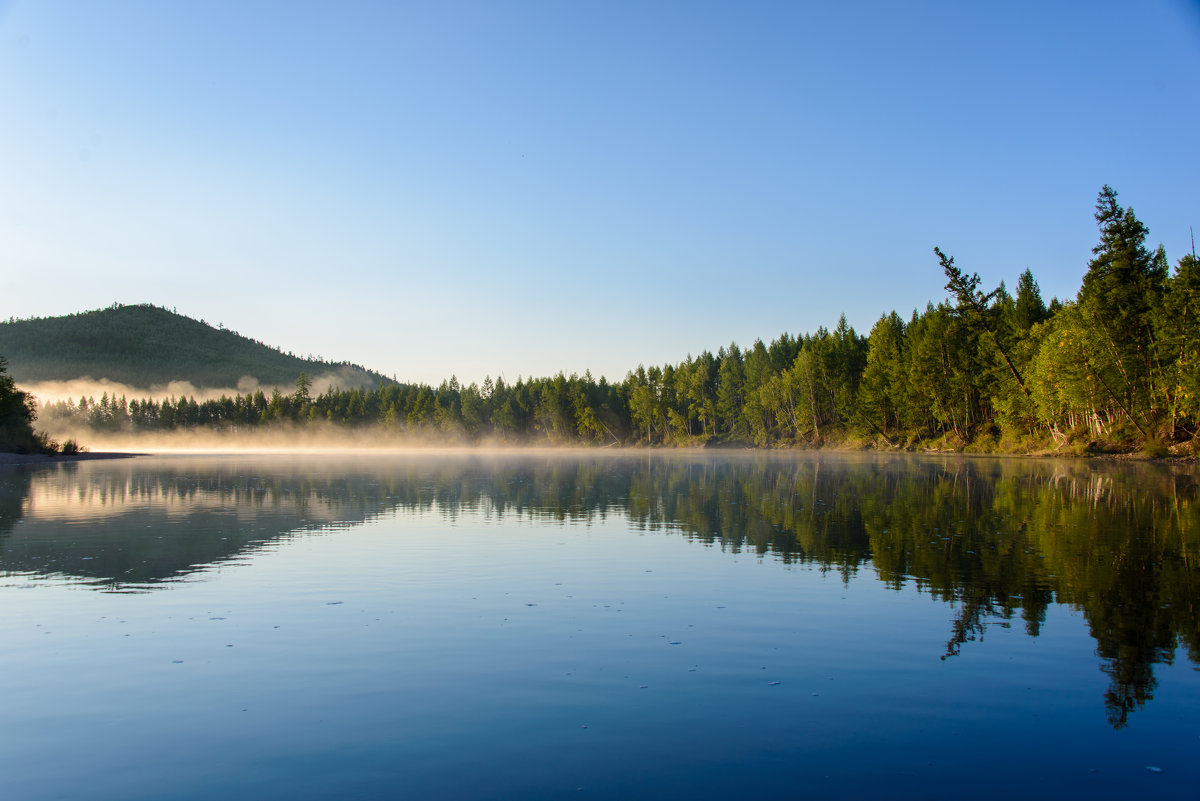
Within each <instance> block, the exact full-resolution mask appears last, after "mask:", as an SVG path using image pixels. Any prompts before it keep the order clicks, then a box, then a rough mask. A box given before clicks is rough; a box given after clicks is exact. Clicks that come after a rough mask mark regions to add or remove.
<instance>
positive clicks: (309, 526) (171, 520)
mask: <svg viewBox="0 0 1200 801" xmlns="http://www.w3.org/2000/svg"><path fill="white" fill-rule="evenodd" d="M1196 500H1197V480H1196V474H1195V471H1194V470H1193V469H1185V468H1182V467H1173V466H1166V465H1158V464H1119V465H1118V464H1104V463H1102V464H1092V463H1085V462H1078V461H1069V462H1061V461H1053V460H1044V461H1032V460H1019V459H1005V460H991V459H962V458H949V457H948V458H929V457H922V458H918V457H913V458H905V457H897V456H882V457H880V456H859V455H853V456H851V455H828V454H824V455H812V456H810V455H794V454H787V455H772V454H752V455H740V454H733V455H723V454H718V455H710V454H707V453H704V454H696V453H686V454H683V453H681V454H671V453H662V452H655V453H643V454H634V455H629V454H624V455H607V454H586V455H582V456H580V455H574V456H563V455H529V454H525V455H520V456H483V455H471V456H457V457H452V456H432V455H430V456H421V457H357V458H352V459H350V458H348V459H332V460H331V459H330V458H324V459H320V460H316V459H309V460H305V459H303V458H301V459H299V460H298V459H295V458H288V459H287V460H286V461H285V460H282V459H264V458H257V459H248V458H236V459H215V458H207V459H190V460H189V459H167V458H155V459H143V460H133V461H121V462H109V463H100V462H92V463H87V464H83V465H61V466H58V467H57V468H55V467H51V468H38V469H35V470H30V469H12V470H8V471H5V472H4V473H0V547H2V553H0V569H2V570H4V571H5V572H6V573H9V574H12V573H33V574H41V575H56V576H66V577H68V578H73V579H76V580H79V581H83V582H86V583H89V584H91V585H93V586H95V587H97V588H99V589H103V590H107V591H147V590H151V589H154V588H155V587H157V586H162V585H163V583H164V582H168V581H172V580H178V579H180V578H181V577H185V576H187V575H188V574H190V573H192V572H194V571H196V570H199V569H201V568H204V567H206V566H209V565H212V564H213V563H215V562H220V561H223V560H229V559H232V558H236V557H237V556H238V555H239V554H243V553H245V552H247V551H249V550H252V549H255V548H259V547H261V546H262V545H263V544H265V543H268V542H271V541H273V540H276V539H278V538H280V537H284V536H292V535H296V534H301V533H303V532H305V531H309V530H313V529H329V528H336V527H339V526H349V525H358V524H360V523H363V522H366V521H369V520H372V519H374V518H376V517H378V516H379V515H381V514H385V513H392V512H394V511H397V510H401V511H407V512H410V513H418V514H436V515H442V516H445V517H448V518H458V517H460V516H467V515H481V516H483V517H485V518H506V517H526V518H530V519H542V520H557V521H573V522H586V521H588V520H593V519H599V518H606V517H608V516H610V515H621V516H624V517H625V518H626V519H627V520H628V521H629V524H630V525H631V526H633V527H635V528H638V529H643V530H647V531H655V532H664V533H667V532H669V533H678V534H680V535H682V536H684V537H687V538H688V539H690V540H694V541H697V542H701V543H704V544H705V545H707V546H711V547H714V548H719V549H721V550H723V551H727V552H730V553H744V552H752V553H756V554H760V555H764V556H767V555H769V556H771V557H773V558H776V559H779V560H781V561H782V562H785V563H787V564H804V565H808V566H812V567H814V568H816V569H819V570H821V571H836V572H837V573H839V574H840V575H841V576H842V577H843V579H844V580H846V581H849V579H850V578H851V577H853V576H857V575H859V574H860V572H862V571H864V570H873V571H874V572H875V574H876V575H877V576H878V579H879V580H880V581H882V582H883V583H884V584H885V585H887V586H888V587H891V588H893V589H896V590H899V589H901V588H903V587H905V586H907V585H909V584H910V583H911V584H915V586H916V587H917V589H918V590H919V591H920V592H922V593H926V594H928V595H930V596H931V597H933V598H935V599H937V600H939V601H942V602H944V603H946V604H948V605H950V606H951V607H952V608H953V609H954V619H953V623H952V626H951V630H950V636H949V640H948V642H947V645H946V652H945V654H944V655H943V658H947V657H952V656H955V655H957V654H958V653H959V652H960V650H961V649H962V647H963V646H964V645H965V644H966V643H969V642H972V641H976V640H982V639H983V637H984V635H985V633H986V631H987V628H988V627H989V626H991V625H1001V626H1009V625H1011V622H1012V621H1013V619H1014V618H1017V617H1019V618H1020V619H1021V620H1022V621H1023V623H1024V628H1025V631H1026V632H1027V633H1028V635H1029V636H1031V637H1036V636H1038V634H1039V631H1040V627H1041V625H1042V623H1043V622H1044V620H1045V617H1046V612H1047V609H1048V608H1049V607H1050V605H1051V604H1052V603H1057V604H1066V605H1069V606H1070V607H1071V608H1073V609H1076V610H1078V611H1080V612H1081V613H1082V614H1083V616H1084V617H1085V619H1086V621H1087V624H1088V626H1089V628H1090V632H1091V635H1092V637H1093V638H1094V639H1095V641H1096V651H1097V654H1098V655H1099V657H1100V658H1101V660H1102V669H1103V670H1104V672H1105V673H1106V674H1107V675H1108V676H1109V678H1110V686H1109V689H1108V691H1107V693H1106V696H1105V706H1106V708H1107V711H1108V717H1109V721H1110V722H1111V724H1112V725H1113V726H1115V727H1121V726H1124V725H1125V723H1126V720H1127V717H1128V715H1129V713H1130V712H1131V711H1133V710H1135V709H1137V708H1138V707H1140V706H1141V705H1143V704H1144V703H1145V702H1146V701H1148V700H1150V699H1151V698H1152V697H1153V692H1154V689H1155V686H1156V680H1155V677H1154V666H1155V665H1156V664H1159V663H1162V662H1168V663H1169V662H1170V661H1171V660H1172V659H1173V658H1174V657H1175V652H1176V649H1177V647H1179V646H1181V645H1182V647H1183V648H1185V649H1186V650H1187V654H1188V658H1189V659H1190V660H1191V661H1192V662H1200V614H1198V599H1200V585H1198V581H1197V564H1198V562H1197V557H1198V556H1200V531H1198V528H1200V524H1198V523H1197V518H1198V516H1197V509H1196ZM18 520H21V521H22V522H21V523H19V524H18V523H17V521H18ZM81 524H82V525H81Z"/></svg>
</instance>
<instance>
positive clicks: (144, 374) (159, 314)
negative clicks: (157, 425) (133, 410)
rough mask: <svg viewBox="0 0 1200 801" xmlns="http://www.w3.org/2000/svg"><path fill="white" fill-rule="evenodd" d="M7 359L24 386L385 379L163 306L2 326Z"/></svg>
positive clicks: (364, 382) (362, 382) (346, 383)
mask: <svg viewBox="0 0 1200 801" xmlns="http://www.w3.org/2000/svg"><path fill="white" fill-rule="evenodd" d="M0 356H3V357H4V358H6V359H7V360H8V368H9V373H10V374H11V375H12V377H13V379H14V380H15V381H16V382H17V383H18V384H24V383H32V382H37V381H69V380H71V379H76V378H84V377H88V378H92V379H96V380H99V379H108V380H110V381H117V382H121V383H123V384H129V385H132V386H138V387H150V386H156V385H163V384H166V383H168V382H171V381H188V382H191V383H192V384H193V385H194V386H196V387H235V386H237V384H238V381H239V380H241V379H242V378H244V377H246V376H251V377H253V378H255V379H257V380H258V382H259V383H261V384H264V385H272V384H274V385H278V386H280V387H285V388H286V387H290V386H292V385H293V384H294V383H295V382H296V379H297V378H298V377H299V376H300V374H301V373H306V374H307V375H308V376H309V377H312V378H315V377H318V376H326V375H336V376H337V378H338V383H340V384H341V386H343V387H345V388H350V387H356V386H371V387H375V386H378V385H379V384H380V383H386V382H388V381H389V379H387V378H386V377H385V376H383V375H381V374H379V373H376V372H374V371H370V370H367V369H365V368H363V367H360V366H358V365H353V364H349V363H343V364H335V363H333V362H327V361H322V360H316V359H301V358H299V357H296V356H293V355H291V354H288V353H283V352H282V351H280V350H278V349H277V348H271V347H268V346H267V345H264V344H263V343H261V342H258V341H256V340H252V339H248V338H246V337H244V336H241V335H240V334H238V333H236V332H234V331H229V330H226V329H218V328H213V327H212V326H211V325H208V324H207V323H205V322H203V321H200V320H193V319H192V318H190V317H185V316H183V315H181V314H176V313H175V312H172V311H169V310H167V309H161V308H158V307H157V306H150V305H146V304H143V305H138V306H121V305H116V304H114V305H113V306H110V307H109V308H107V309H97V310H95V311H87V312H80V313H78V314H71V315H68V316H66V317H45V318H40V319H39V318H35V319H29V320H9V321H8V322H0Z"/></svg>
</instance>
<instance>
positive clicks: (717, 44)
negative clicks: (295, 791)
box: [0, 0, 1200, 383]
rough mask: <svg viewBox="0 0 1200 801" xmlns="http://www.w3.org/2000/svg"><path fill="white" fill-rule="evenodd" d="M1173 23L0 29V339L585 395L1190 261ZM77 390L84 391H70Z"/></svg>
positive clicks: (438, 14) (527, 8)
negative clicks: (1114, 220) (1102, 204)
mask: <svg viewBox="0 0 1200 801" xmlns="http://www.w3.org/2000/svg"><path fill="white" fill-rule="evenodd" d="M1198 131H1200V4H1197V3H1194V2H1182V1H1181V0H1174V1H1171V2H1168V1H1166V0H1163V1H1156V0H1147V1H1146V2H1141V3H1113V2H1087V3H1084V2H1062V3H1053V2H1023V1H1019V2H1008V3H994V4H992V3H989V4H985V3H964V2H946V3H937V2H930V3H891V2H886V3H885V2H880V3H862V2H847V3H821V4H816V3H812V4H810V3H801V2H781V3H770V2H759V3H738V4H734V3H707V2H686V3H685V2H638V3H623V2H544V3H543V2H478V3H458V2H443V3H402V2H381V3H368V2H348V3H336V4H335V3H306V2H250V3H246V2H225V0H204V1H203V2H186V1H183V0H180V1H179V2H158V1H157V0H146V2H123V1H122V0H109V1H106V2H103V3H91V2H83V0H77V1H76V2H59V1H58V0H38V1H37V2H8V3H4V2H2V0H0V316H2V317H3V318H5V319H7V318H8V317H9V316H17V317H27V316H30V315H38V316H45V315H56V314H65V313H70V312H73V311H80V310H85V309H93V308H100V307H103V306H107V305H109V304H111V303H113V302H114V301H116V302H121V303H139V302H151V303H155V304H157V305H165V306H168V307H176V308H177V309H178V310H179V311H180V312H183V313H186V314H188V315H190V316H192V317H196V318H203V319H205V320H207V321H209V322H213V323H217V322H221V323H223V324H224V325H225V326H227V327H230V328H233V329H235V330H238V331H240V332H241V333H243V334H246V335H248V336H252V337H254V338H256V339H260V340H264V341H266V342H268V343H270V344H276V345H280V346H282V347H283V348H284V349H285V350H293V351H295V352H297V353H300V354H308V353H314V354H319V355H322V356H325V357H327V358H331V359H334V360H343V359H345V360H351V361H355V362H359V363H362V364H365V365H366V366H368V367H371V368H374V369H377V370H380V371H382V372H384V373H387V374H389V375H390V374H395V375H396V376H397V377H398V378H400V379H401V380H417V381H427V382H431V383H436V382H439V381H440V380H441V379H442V378H443V377H446V376H449V375H450V374H456V375H458V376H459V377H460V378H461V379H463V380H465V381H471V380H481V379H482V378H483V377H484V376H485V375H488V374H490V375H493V376H495V375H501V374H502V375H504V376H505V377H506V378H508V379H515V378H516V377H517V376H518V375H525V376H528V375H550V374H553V373H556V372H558V371H560V370H561V371H564V372H566V373H571V372H578V373H582V372H583V371H585V370H589V369H590V370H591V371H592V373H593V374H594V375H601V374H604V375H608V376H609V377H610V378H614V379H619V378H621V377H623V375H624V373H625V372H626V370H628V369H630V368H633V367H636V365H637V364H638V363H645V364H647V365H649V364H655V363H657V364H662V363H665V362H677V361H680V360H682V359H683V358H684V357H685V356H686V355H688V354H689V353H696V352H699V351H700V350H703V349H709V350H713V351H715V350H716V349H717V348H719V347H721V346H722V345H726V344H728V343H729V342H730V341H737V342H738V343H739V344H742V345H744V346H745V345H749V344H751V343H752V342H753V341H754V339H756V338H762V339H764V340H768V341H769V340H770V339H772V338H774V337H776V336H777V335H778V334H779V333H780V332H782V331H789V332H793V333H802V332H804V331H812V330H815V329H816V328H817V327H818V326H821V325H825V326H833V325H835V324H836V322H837V319H838V316H839V314H841V313H843V312H844V313H845V314H846V316H847V318H848V320H849V322H850V323H851V325H853V326H855V327H856V328H857V329H858V330H859V331H860V332H862V333H866V332H867V331H869V329H870V327H871V325H872V324H873V323H874V322H875V320H876V319H877V318H878V317H879V315H880V314H881V313H884V312H887V311H891V310H892V309H896V310H898V311H899V312H900V313H901V314H902V315H904V316H908V315H909V314H910V313H911V312H912V310H913V308H915V307H922V308H923V307H924V305H925V303H926V302H927V301H930V300H932V301H934V302H937V301H938V300H940V299H942V298H943V297H944V296H945V293H944V290H943V288H942V286H943V284H944V278H943V277H942V276H941V274H940V272H939V270H938V267H937V262H936V260H935V258H934V256H933V247H934V245H939V246H941V247H942V248H943V249H944V250H946V251H947V252H948V253H950V254H951V255H953V256H954V257H955V259H956V261H957V263H958V265H959V266H960V267H962V268H964V269H966V270H968V271H977V272H979V273H980V275H981V276H982V278H983V280H984V283H985V284H988V285H995V284H997V283H999V282H1000V281H1001V280H1003V281H1006V282H1007V283H1008V284H1009V286H1012V285H1013V284H1015V281H1016V277H1017V275H1018V274H1019V273H1020V272H1021V271H1022V270H1024V269H1025V268H1026V267H1029V268H1030V269H1031V270H1033V273H1034V276H1035V278H1037V280H1038V281H1039V283H1040V284H1041V287H1042V291H1043V294H1044V296H1045V297H1046V299H1047V300H1049V298H1050V297H1051V296H1053V295H1057V296H1060V297H1069V296H1073V295H1074V294H1075V292H1076V291H1077V290H1078V287H1079V282H1080V279H1081V277H1082V275H1083V271H1084V269H1085V268H1086V263H1087V259H1088V258H1089V256H1090V250H1091V248H1092V246H1093V245H1094V244H1095V243H1096V241H1097V238H1098V236H1097V231H1096V228H1095V224H1094V221H1093V219H1092V216H1091V215H1092V211H1093V205H1094V202H1095V197H1096V194H1097V192H1098V191H1099V189H1100V187H1101V186H1102V185H1103V184H1105V183H1108V184H1110V185H1112V186H1113V187H1114V188H1115V189H1116V190H1117V191H1118V192H1119V193H1120V200H1121V202H1123V203H1124V204H1126V205H1130V206H1132V207H1133V208H1134V209H1135V211H1136V213H1137V214H1138V216H1139V217H1140V218H1141V219H1142V220H1143V222H1145V223H1146V224H1147V225H1148V226H1149V227H1150V237H1151V240H1152V242H1153V243H1154V244H1157V243H1159V242H1162V243H1163V244H1164V245H1165V247H1166V248H1167V253H1168V256H1169V257H1170V258H1171V261H1172V263H1174V262H1175V261H1176V260H1178V258H1179V257H1180V256H1182V255H1183V254H1184V253H1185V252H1188V251H1189V250H1190V248H1191V244H1190V239H1189V226H1196V227H1200V193H1198V192H1197V179H1198V178H1200V147H1198V146H1197V142H1198V141H1200V133H1197V132H1198ZM97 377H98V376H97Z"/></svg>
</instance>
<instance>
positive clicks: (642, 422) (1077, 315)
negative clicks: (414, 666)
mask: <svg viewBox="0 0 1200 801" xmlns="http://www.w3.org/2000/svg"><path fill="white" fill-rule="evenodd" d="M1095 219H1096V223H1097V226H1098V228H1099V234H1100V236H1099V242H1098V244H1097V245H1096V247H1095V248H1094V250H1093V258H1092V259H1091V261H1090V262H1089V263H1088V264H1087V265H1086V271H1085V273H1084V276H1083V281H1082V286H1081V288H1080V290H1079V293H1078V295H1077V297H1076V298H1075V299H1073V300H1066V301H1065V302H1059V301H1057V300H1054V301H1052V302H1051V303H1049V304H1047V303H1046V302H1045V301H1044V299H1043V298H1042V296H1041V292H1040V289H1039V287H1038V283H1037V281H1036V280H1035V278H1034V276H1033V274H1032V273H1031V272H1030V271H1029V270H1028V269H1027V270H1025V271H1024V272H1022V273H1021V274H1020V275H1018V276H1017V280H1016V283H1015V292H1010V291H1009V290H1008V288H1007V287H1006V286H1005V284H1004V283H1003V282H1001V283H1000V284H998V285H997V286H995V287H994V288H990V289H989V288H986V287H984V285H983V283H982V280H981V279H980V277H979V276H978V275H977V274H974V273H972V274H968V273H966V272H964V271H963V270H962V269H961V268H960V267H958V266H957V265H956V264H955V263H954V259H953V257H952V256H950V255H948V254H946V253H944V252H942V251H941V250H940V249H937V248H935V249H934V252H933V256H934V259H936V262H937V264H938V266H939V267H940V268H941V270H942V271H943V272H944V274H945V276H946V279H947V284H946V289H947V291H948V293H949V296H948V298H947V299H946V300H944V301H942V302H940V303H938V304H937V305H933V304H932V303H931V304H928V305H927V306H926V308H925V309H924V310H920V311H917V310H914V311H913V313H912V314H911V316H909V317H908V318H907V319H906V318H904V317H901V316H900V314H898V313H897V312H896V311H890V312H886V313H884V314H882V315H881V316H880V318H879V320H878V321H877V322H876V323H875V324H874V325H873V326H872V328H871V330H870V331H869V332H868V333H867V334H866V335H862V334H859V333H858V332H856V331H855V330H854V329H853V328H852V327H851V326H849V325H848V324H847V322H846V319H845V317H844V316H843V317H842V318H841V319H840V320H839V321H838V323H837V324H836V325H835V326H834V327H833V328H832V329H828V328H825V327H820V328H818V329H817V330H816V331H815V332H812V333H807V334H804V335H802V336H792V335H790V334H787V333H784V334H782V335H781V336H779V338H777V339H775V340H773V341H771V342H769V343H765V342H763V341H762V340H757V341H755V342H754V343H753V344H752V345H751V346H749V347H746V348H742V347H740V346H739V345H737V344H736V343H731V344H730V345H729V346H728V347H722V348H720V349H719V350H718V351H717V352H716V353H711V352H708V351H702V352H700V353H699V355H697V356H694V357H693V356H688V357H687V358H686V359H684V360H683V361H681V362H678V363H675V364H666V365H662V366H651V367H645V366H643V365H639V366H638V367H637V368H636V369H633V370H631V371H630V372H629V373H628V374H627V375H626V376H625V378H624V380H622V381H620V382H609V381H607V380H606V379H605V378H603V377H601V378H600V379H599V380H596V379H594V378H593V377H592V376H591V374H590V373H585V374H584V375H582V376H579V375H570V376H566V375H563V374H561V373H560V374H558V375H556V376H553V377H547V378H530V379H518V380H517V381H515V382H512V383H509V382H506V381H504V380H503V379H495V380H493V379H491V378H488V379H486V380H485V381H484V382H483V383H482V384H476V383H471V384H469V385H466V386H463V385H461V384H460V383H459V382H458V380H457V379H455V378H453V377H451V378H448V379H447V380H445V381H443V382H442V383H441V385H440V386H438V387H432V386H429V385H424V384H401V383H382V384H379V385H377V386H374V387H368V386H363V387H359V388H350V389H340V388H330V389H328V390H326V391H324V392H322V393H320V394H317V395H313V394H311V393H310V387H311V379H310V378H309V377H308V374H306V373H305V374H301V375H300V377H299V378H298V379H296V380H295V389H294V391H292V388H291V385H290V384H286V385H285V388H286V389H287V390H288V391H287V392H286V393H285V392H281V391H280V390H279V389H276V390H275V391H274V392H273V393H272V394H271V395H267V394H265V393H263V392H261V391H259V392H253V393H247V394H236V395H234V396H231V397H221V398H219V399H214V400H206V401H203V402H197V401H196V400H195V399H194V398H191V397H186V398H185V397H178V398H170V399H165V400H155V399H150V398H143V399H127V398H125V397H109V396H108V395H103V396H102V397H101V398H100V399H99V400H96V399H95V398H92V397H84V398H80V399H79V401H78V402H75V401H74V400H72V401H67V402H60V403H54V404H48V405H46V406H44V407H43V409H42V414H43V418H44V419H45V420H46V421H47V422H52V423H53V424H55V425H58V426H64V427H66V426H71V425H75V426H80V425H82V426H87V427H90V428H91V429H93V430H95V431H111V432H116V431H121V432H146V431H171V430H176V429H181V428H184V429H207V430H213V431H226V432H242V431H246V430H253V429H261V428H264V427H265V428H270V427H278V426H281V425H285V424H291V425H299V426H310V425H326V426H336V427H378V428H380V429H382V430H383V431H384V432H389V433H394V434H396V435H414V434H417V435H421V436H436V437H437V438H439V440H441V441H454V442H462V443H472V442H478V441H481V440H489V441H500V442H512V443H554V444H587V445H596V446H604V445H639V444H640V445H660V444H665V445H712V444H723V443H728V444H744V445H754V446H821V445H827V444H841V445H856V446H864V447H870V446H874V447H890V448H935V449H954V450H962V449H968V450H972V449H973V450H984V451H989V450H1004V451H1031V450H1042V449H1055V450H1063V449H1067V450H1070V451H1074V452H1077V453H1090V452H1094V451H1097V450H1105V449H1121V450H1131V449H1136V448H1142V449H1144V450H1145V451H1146V452H1147V453H1148V454H1151V455H1163V454H1165V453H1167V452H1168V450H1169V449H1171V448H1175V449H1176V450H1178V449H1179V448H1180V447H1182V446H1184V445H1187V444H1188V443H1190V447H1192V448H1193V449H1194V447H1195V443H1196V442H1197V425H1198V424H1200V327H1198V325H1197V320H1196V315H1197V305H1198V302H1200V266H1198V264H1197V259H1196V255H1195V254H1194V253H1192V254H1188V255H1186V256H1184V257H1183V258H1181V259H1180V260H1179V261H1178V262H1177V263H1176V264H1175V267H1174V269H1173V270H1172V269H1171V268H1170V266H1169V263H1168V259H1167V256H1166V254H1165V252H1164V251H1163V249H1162V247H1161V246H1159V247H1158V248H1156V249H1151V248H1150V247H1149V246H1148V244H1147V237H1148V235H1149V229H1148V228H1147V227H1146V226H1145V225H1144V224H1143V223H1142V222H1141V221H1140V220H1139V219H1138V218H1137V217H1136V215H1135V214H1134V212H1133V209H1131V208H1123V207H1122V206H1121V205H1120V204H1119V203H1118V202H1117V193H1116V192H1115V191H1113V190H1112V189H1111V188H1110V187H1108V186H1105V187H1104V188H1103V189H1102V190H1101V191H1100V193H1099V196H1098V198H1097V202H1096V208H1095Z"/></svg>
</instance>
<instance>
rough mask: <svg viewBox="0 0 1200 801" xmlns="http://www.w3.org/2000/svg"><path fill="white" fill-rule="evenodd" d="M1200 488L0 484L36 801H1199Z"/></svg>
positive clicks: (22, 794) (895, 481)
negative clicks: (1086, 800)
mask: <svg viewBox="0 0 1200 801" xmlns="http://www.w3.org/2000/svg"><path fill="white" fill-rule="evenodd" d="M1197 495H1198V493H1197V477H1196V472H1195V470H1194V468H1192V469H1183V468H1172V467H1164V466H1157V465H1121V466H1114V465H1088V464H1086V463H1082V462H1066V463H1055V462H1050V461H1025V460H1003V461H988V460H971V461H966V460H958V459H932V458H904V457H873V456H820V457H817V456H794V455H787V456H782V455H764V454H760V455H707V454H705V455H696V454H664V453H653V454H649V455H647V454H641V455H591V456H584V457H570V456H529V455H524V456H516V455H513V456H506V457H484V456H442V457H438V456H432V455H426V456H411V457H401V456H369V457H368V456H358V457H347V456H334V457H331V456H323V457H316V456H279V457H230V456H220V457H215V456H205V457H186V458H184V457H141V458H137V459H132V460H122V461H111V462H86V463H79V464H67V465H58V466H50V467H43V468H35V469H28V468H13V469H6V470H2V471H0V633H2V634H3V640H2V641H0V642H2V645H0V675H3V676H4V677H5V682H4V690H3V703H0V787H2V788H3V789H2V790H0V793H2V794H3V796H4V797H6V798H14V799H50V798H80V797H87V798H91V799H211V798H216V797H233V798H280V799H285V798H286V799H305V798H430V799H433V798H437V799H505V798H513V799H540V798H568V797H569V798H613V799H616V798H622V799H637V798H653V799H664V798H686V799H730V798H864V799H866V798H935V799H936V798H953V799H960V798H1005V799H1008V798H1014V797H1022V798H1064V797H1067V798H1071V797H1090V798H1186V799H1197V798H1200V675H1198V673H1197V664H1198V663H1200V513H1198V512H1200V510H1198V507H1197Z"/></svg>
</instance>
